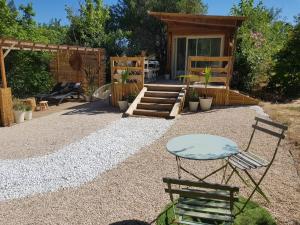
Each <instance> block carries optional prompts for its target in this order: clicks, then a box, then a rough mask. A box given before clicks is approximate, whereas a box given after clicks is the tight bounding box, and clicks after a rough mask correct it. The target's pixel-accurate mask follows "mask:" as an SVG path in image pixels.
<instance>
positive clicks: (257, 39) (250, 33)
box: [231, 0, 290, 91]
mask: <svg viewBox="0 0 300 225" xmlns="http://www.w3.org/2000/svg"><path fill="white" fill-rule="evenodd" d="M279 13H280V11H278V10H275V9H268V8H266V7H265V6H264V5H263V3H262V1H260V2H259V3H258V4H257V5H255V4H254V0H241V1H240V2H239V3H238V4H237V5H234V6H233V8H232V9H231V14H232V15H235V16H246V17H247V19H246V21H245V22H244V23H243V25H242V26H241V27H240V29H239V31H238V34H237V49H236V64H235V71H238V72H237V74H235V78H237V77H238V79H237V80H236V84H235V85H237V87H238V88H239V89H242V90H244V91H251V90H255V89H260V88H261V87H262V86H265V85H266V84H267V83H268V81H269V78H270V76H271V71H272V68H273V66H274V60H273V57H274V55H275V54H277V53H278V52H279V51H280V49H281V48H282V47H283V45H284V43H285V41H286V39H287V36H288V31H289V30H290V25H287V24H286V23H284V22H282V21H279V20H277V18H278V15H279Z"/></svg>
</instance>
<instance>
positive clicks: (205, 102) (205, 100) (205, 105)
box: [199, 67, 213, 111]
mask: <svg viewBox="0 0 300 225" xmlns="http://www.w3.org/2000/svg"><path fill="white" fill-rule="evenodd" d="M203 75H204V82H205V94H204V97H199V100H200V107H201V109H202V110H203V111H206V110H210V108H211V103H212V100H213V98H212V97H208V96H207V85H208V83H209V81H210V78H211V76H212V71H211V68H208V67H206V68H205V70H204V73H203Z"/></svg>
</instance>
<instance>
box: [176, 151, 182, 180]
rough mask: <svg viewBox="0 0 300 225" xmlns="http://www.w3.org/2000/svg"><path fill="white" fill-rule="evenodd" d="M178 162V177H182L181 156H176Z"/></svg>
mask: <svg viewBox="0 0 300 225" xmlns="http://www.w3.org/2000/svg"><path fill="white" fill-rule="evenodd" d="M176 162H177V172H178V179H179V180H180V179H181V161H180V158H179V157H177V156H176Z"/></svg>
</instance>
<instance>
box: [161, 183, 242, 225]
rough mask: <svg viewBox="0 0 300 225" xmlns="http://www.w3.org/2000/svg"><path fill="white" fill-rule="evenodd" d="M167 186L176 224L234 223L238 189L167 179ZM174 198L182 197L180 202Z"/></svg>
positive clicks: (213, 224) (209, 224) (223, 224)
mask: <svg viewBox="0 0 300 225" xmlns="http://www.w3.org/2000/svg"><path fill="white" fill-rule="evenodd" d="M163 182H164V183H166V184H167V185H168V187H167V188H166V189H165V192H166V193H169V195H170V199H171V201H172V203H173V205H172V207H173V211H174V215H175V220H174V221H173V222H174V223H177V224H187V225H201V224H202V225H204V224H205V225H216V224H222V225H229V224H232V223H233V220H234V218H235V214H234V213H233V209H234V203H235V202H236V201H238V198H237V196H236V195H237V193H238V192H239V188H238V187H232V186H228V185H220V184H210V183H203V182H201V181H189V180H179V179H172V178H163ZM174 185H175V187H174ZM183 186H184V187H183ZM174 195H178V196H179V198H178V201H175V199H174Z"/></svg>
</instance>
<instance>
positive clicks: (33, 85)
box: [6, 51, 54, 98]
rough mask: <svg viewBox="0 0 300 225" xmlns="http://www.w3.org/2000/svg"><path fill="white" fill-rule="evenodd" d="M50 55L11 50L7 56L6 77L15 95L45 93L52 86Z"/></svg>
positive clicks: (23, 96)
mask: <svg viewBox="0 0 300 225" xmlns="http://www.w3.org/2000/svg"><path fill="white" fill-rule="evenodd" d="M49 62H50V55H49V54H47V53H40V52H21V51H18V52H13V53H10V54H9V55H8V56H7V63H6V66H7V78H8V82H9V85H10V87H11V88H12V93H13V95H14V96H15V97H18V98H25V97H30V96H34V95H36V94H38V93H46V92H48V91H49V90H50V89H51V88H52V86H53V83H54V81H53V77H52V75H51V74H50V72H49Z"/></svg>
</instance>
